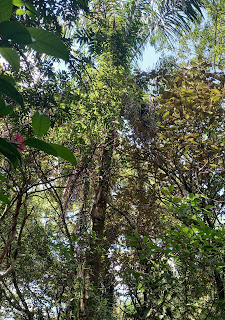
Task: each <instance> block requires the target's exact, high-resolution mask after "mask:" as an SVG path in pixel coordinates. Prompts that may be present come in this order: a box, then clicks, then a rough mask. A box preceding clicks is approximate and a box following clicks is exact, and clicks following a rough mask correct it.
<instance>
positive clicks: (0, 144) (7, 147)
mask: <svg viewBox="0 0 225 320" xmlns="http://www.w3.org/2000/svg"><path fill="white" fill-rule="evenodd" d="M0 152H1V153H2V154H3V155H4V156H5V157H6V158H8V159H9V161H10V162H11V163H12V164H13V166H14V168H16V167H17V165H18V160H20V161H21V156H20V153H19V151H18V150H17V148H16V147H15V146H14V144H13V143H11V142H9V141H7V140H6V139H3V138H0Z"/></svg>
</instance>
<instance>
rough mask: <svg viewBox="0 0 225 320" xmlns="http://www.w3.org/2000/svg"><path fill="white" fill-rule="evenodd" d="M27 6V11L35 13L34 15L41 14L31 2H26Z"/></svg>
mask: <svg viewBox="0 0 225 320" xmlns="http://www.w3.org/2000/svg"><path fill="white" fill-rule="evenodd" d="M25 6H26V7H27V9H29V10H30V12H31V13H33V14H34V15H37V14H39V11H38V10H37V9H36V8H35V7H34V6H33V5H32V4H31V3H29V2H25Z"/></svg>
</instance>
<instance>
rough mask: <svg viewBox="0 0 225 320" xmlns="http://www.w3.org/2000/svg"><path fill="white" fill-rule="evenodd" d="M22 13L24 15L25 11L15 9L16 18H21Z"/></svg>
mask: <svg viewBox="0 0 225 320" xmlns="http://www.w3.org/2000/svg"><path fill="white" fill-rule="evenodd" d="M24 13H25V10H23V9H17V10H16V14H17V15H18V16H22V15H24Z"/></svg>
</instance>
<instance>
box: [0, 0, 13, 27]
mask: <svg viewBox="0 0 225 320" xmlns="http://www.w3.org/2000/svg"><path fill="white" fill-rule="evenodd" d="M12 7H13V5H12V0H0V22H2V21H7V20H9V19H10V17H11V14H12Z"/></svg>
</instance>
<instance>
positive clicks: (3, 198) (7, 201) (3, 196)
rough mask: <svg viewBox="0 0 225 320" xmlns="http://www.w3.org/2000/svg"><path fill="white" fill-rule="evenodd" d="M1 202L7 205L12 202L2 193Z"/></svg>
mask: <svg viewBox="0 0 225 320" xmlns="http://www.w3.org/2000/svg"><path fill="white" fill-rule="evenodd" d="M0 201H2V202H4V203H6V204H10V201H9V199H8V197H6V196H5V195H4V194H3V193H1V192H0Z"/></svg>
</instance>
